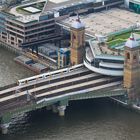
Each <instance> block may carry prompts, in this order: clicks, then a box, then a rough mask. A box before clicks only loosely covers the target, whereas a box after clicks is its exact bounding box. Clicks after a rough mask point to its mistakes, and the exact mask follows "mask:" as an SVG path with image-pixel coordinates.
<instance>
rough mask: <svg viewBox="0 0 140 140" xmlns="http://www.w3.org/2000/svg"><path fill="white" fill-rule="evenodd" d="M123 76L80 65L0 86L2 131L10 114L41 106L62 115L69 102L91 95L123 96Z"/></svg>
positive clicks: (6, 126)
mask: <svg viewBox="0 0 140 140" xmlns="http://www.w3.org/2000/svg"><path fill="white" fill-rule="evenodd" d="M125 93H126V90H125V89H124V88H123V86H122V77H110V76H105V75H101V74H98V73H94V72H92V71H90V70H88V69H87V68H85V67H84V66H83V64H80V65H76V66H72V67H69V68H64V69H60V70H56V71H52V72H48V73H45V74H40V75H36V76H33V77H29V78H25V79H22V80H18V83H17V84H14V85H11V86H9V87H8V88H7V87H5V88H2V89H0V117H1V128H2V132H3V133H7V130H8V129H7V128H8V126H9V125H10V124H11V118H12V117H13V116H15V117H18V115H20V114H23V113H26V112H29V111H32V110H36V109H39V108H42V107H47V108H52V110H53V111H54V112H58V113H59V115H60V116H64V114H65V109H66V107H67V106H68V102H69V101H71V100H83V99H90V98H101V97H113V96H123V95H125Z"/></svg>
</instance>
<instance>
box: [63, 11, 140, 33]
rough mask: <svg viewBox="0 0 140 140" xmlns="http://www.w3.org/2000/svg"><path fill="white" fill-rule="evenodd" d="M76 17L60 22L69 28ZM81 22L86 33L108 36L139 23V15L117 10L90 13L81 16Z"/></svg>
mask: <svg viewBox="0 0 140 140" xmlns="http://www.w3.org/2000/svg"><path fill="white" fill-rule="evenodd" d="M76 18H77V16H74V17H70V18H68V19H65V20H63V21H62V23H63V24H66V25H68V26H71V24H72V23H73V22H74V21H75V20H76ZM80 19H81V22H82V23H84V24H85V28H86V32H87V33H89V34H91V35H95V34H100V35H105V36H106V35H109V34H111V33H113V32H117V31H120V30H125V29H128V28H132V27H134V26H136V24H137V23H140V15H139V14H136V13H133V12H130V11H127V10H123V9H118V8H113V9H110V10H106V11H102V12H98V13H92V14H89V15H85V16H81V17H80Z"/></svg>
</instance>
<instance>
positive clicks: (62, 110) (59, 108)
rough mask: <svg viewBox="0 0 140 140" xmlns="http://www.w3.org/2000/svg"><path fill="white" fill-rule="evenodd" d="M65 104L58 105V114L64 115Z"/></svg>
mask: <svg viewBox="0 0 140 140" xmlns="http://www.w3.org/2000/svg"><path fill="white" fill-rule="evenodd" d="M65 109H66V106H58V111H59V116H65Z"/></svg>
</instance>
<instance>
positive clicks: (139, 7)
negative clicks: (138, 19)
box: [129, 2, 140, 14]
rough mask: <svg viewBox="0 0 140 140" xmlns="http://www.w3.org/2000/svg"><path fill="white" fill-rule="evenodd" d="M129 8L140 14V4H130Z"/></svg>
mask: <svg viewBox="0 0 140 140" xmlns="http://www.w3.org/2000/svg"><path fill="white" fill-rule="evenodd" d="M129 8H130V9H132V10H134V11H135V12H136V13H138V14H140V4H137V3H133V2H130V3H129Z"/></svg>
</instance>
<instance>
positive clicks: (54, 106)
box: [52, 105, 58, 113]
mask: <svg viewBox="0 0 140 140" xmlns="http://www.w3.org/2000/svg"><path fill="white" fill-rule="evenodd" d="M52 111H53V113H58V108H57V106H56V105H52Z"/></svg>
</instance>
